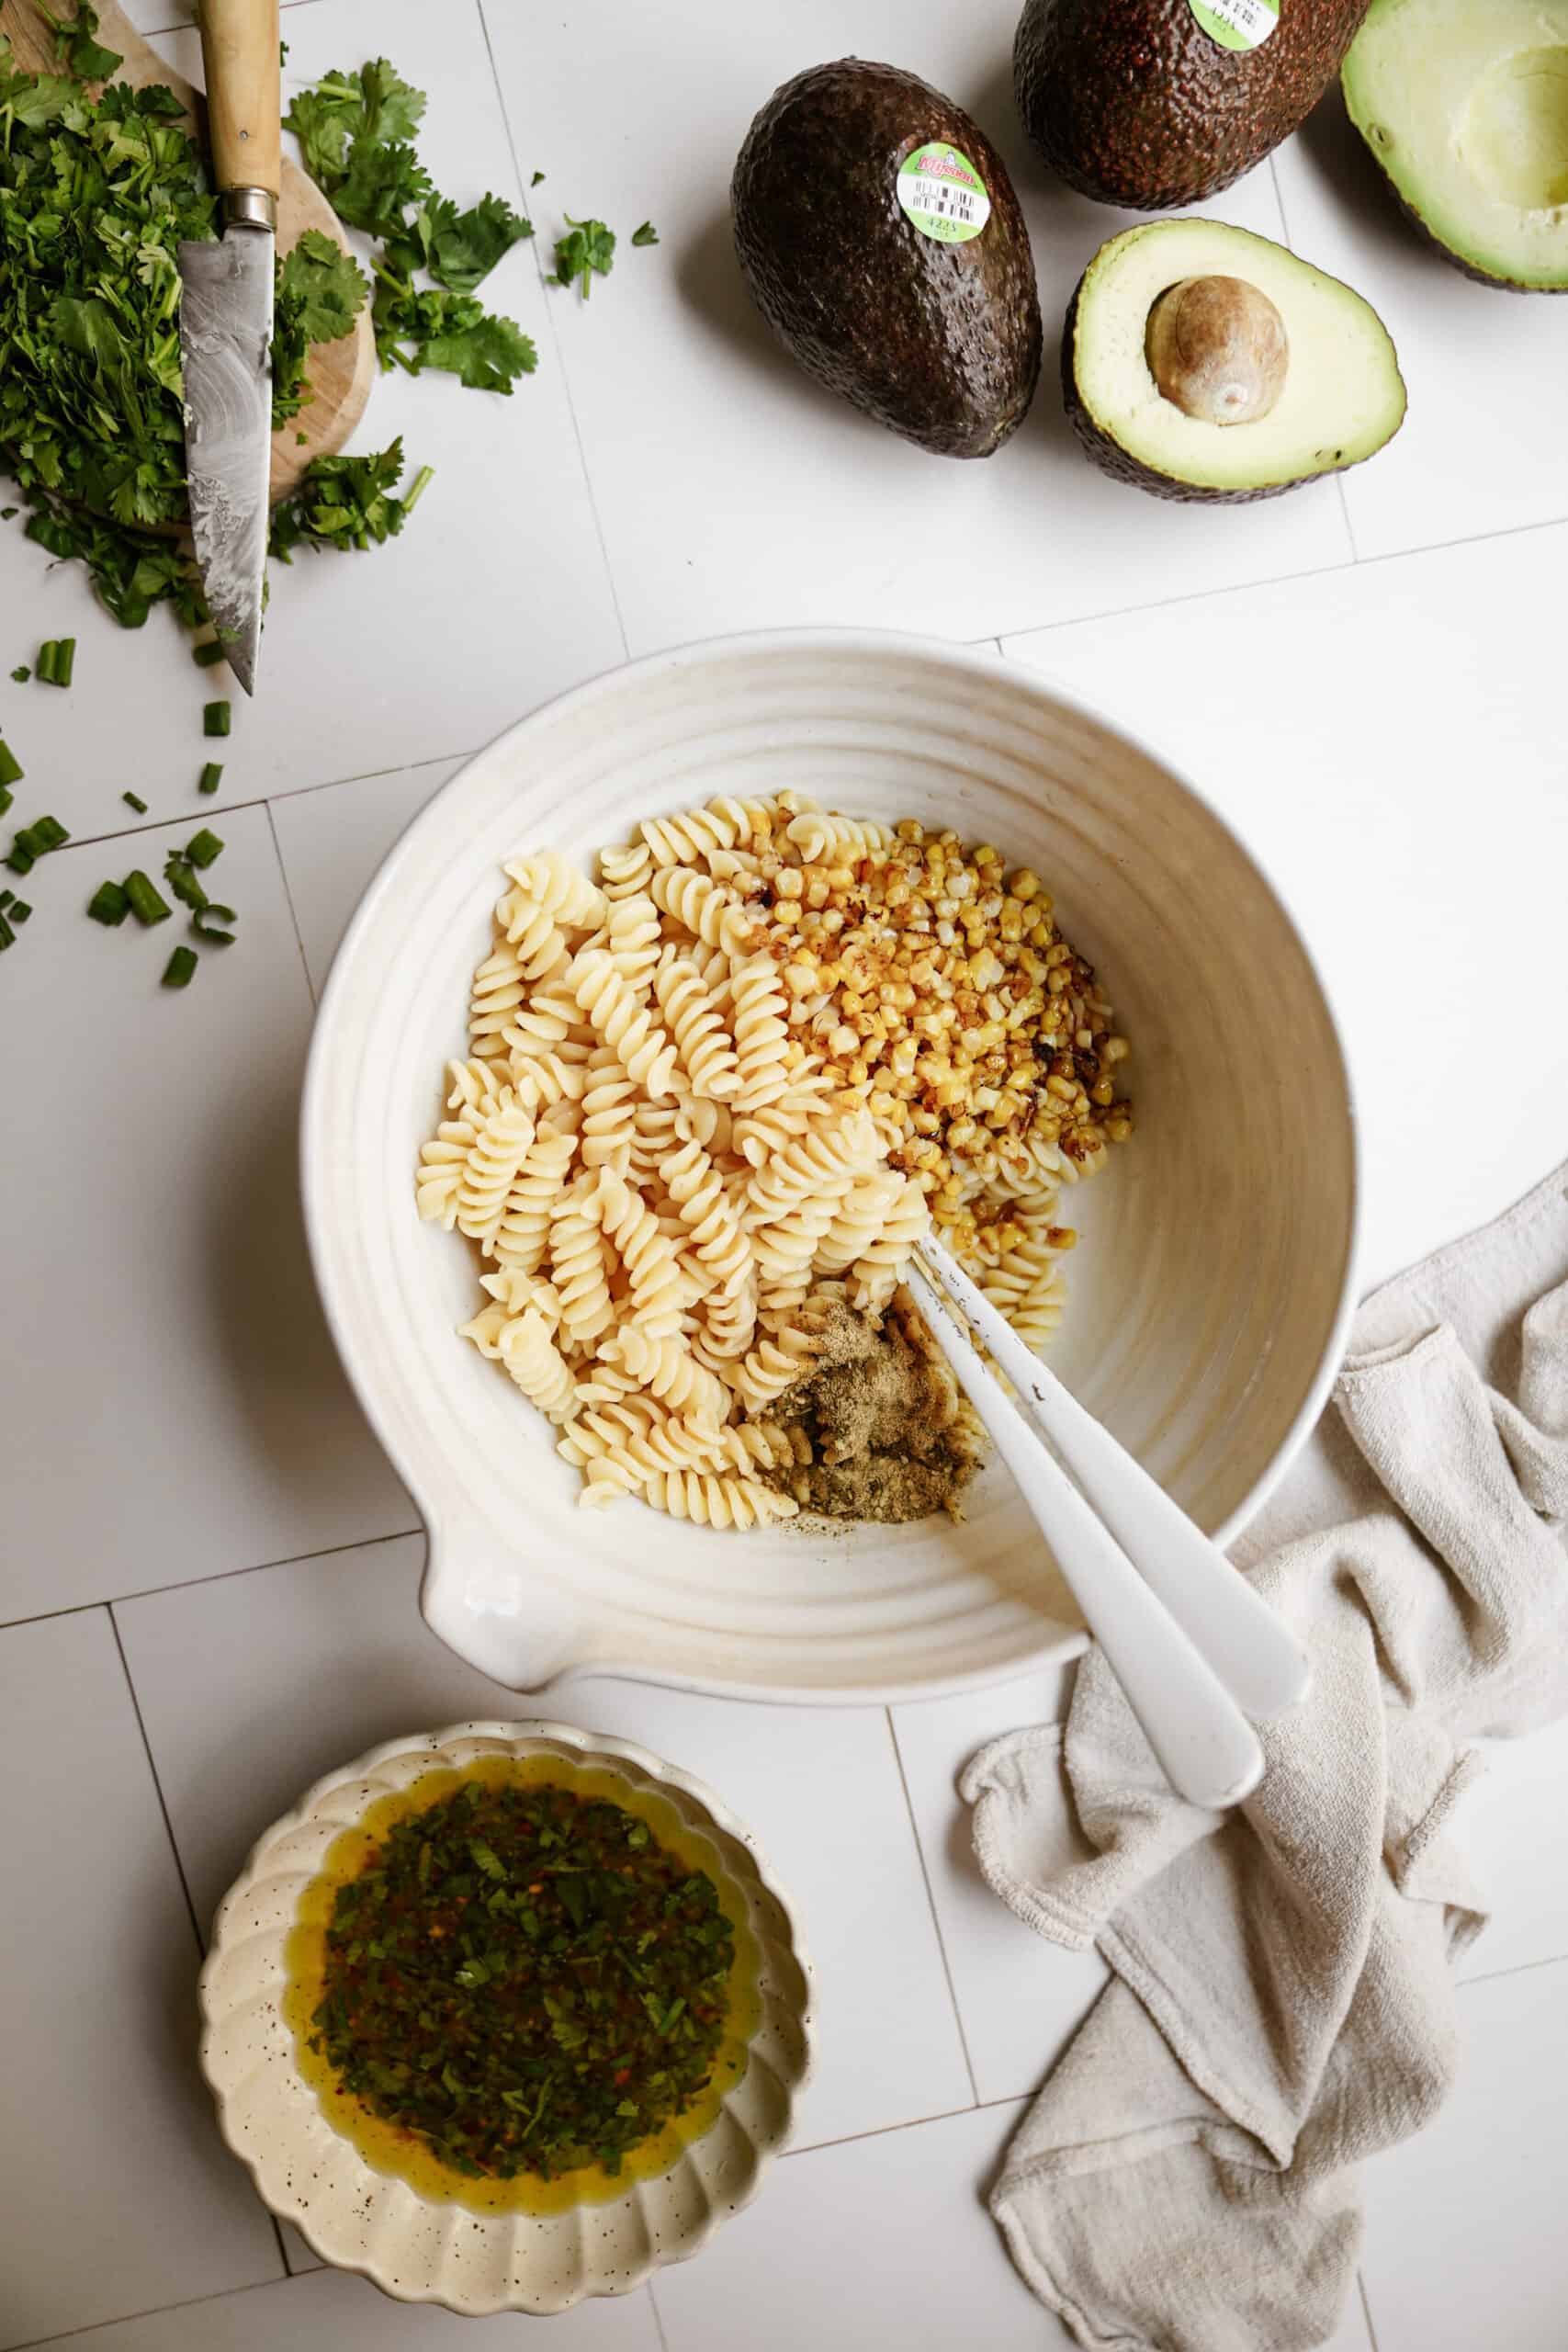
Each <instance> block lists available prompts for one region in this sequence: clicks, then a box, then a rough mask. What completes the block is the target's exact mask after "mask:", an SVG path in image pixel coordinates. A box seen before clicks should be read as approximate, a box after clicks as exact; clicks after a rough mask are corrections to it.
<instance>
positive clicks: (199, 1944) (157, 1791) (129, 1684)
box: [107, 1601, 289, 2285]
mask: <svg viewBox="0 0 1568 2352" xmlns="http://www.w3.org/2000/svg"><path fill="white" fill-rule="evenodd" d="M107 1616H108V1621H109V1631H110V1633H111V1634H113V1635H114V1645H115V1648H116V1650H117V1651H118V1654H119V1666H120V1672H121V1673H122V1674H123V1675H124V1677H125V1687H126V1691H127V1694H128V1696H129V1697H130V1708H131V1713H133V1714H134V1715H135V1717H136V1728H137V1730H138V1731H139V1732H140V1734H141V1746H142V1749H143V1752H144V1753H145V1755H146V1758H147V1770H149V1772H151V1774H152V1792H153V1794H154V1795H155V1796H156V1798H157V1800H158V1811H159V1812H160V1814H161V1815H163V1819H164V1836H165V1837H166V1838H167V1839H168V1841H169V1851H170V1853H171V1854H172V1855H173V1857H174V1863H175V1871H176V1872H177V1873H178V1876H179V1882H180V1893H181V1894H183V1895H184V1896H185V1899H186V1915H187V1916H188V1917H189V1920H190V1930H191V1934H192V1935H193V1936H194V1937H195V1939H196V1949H197V1956H198V1957H199V1958H202V1959H205V1957H206V1954H207V1939H206V1937H205V1936H204V1935H203V1934H202V1932H201V1922H200V1920H199V1919H198V1918H197V1909H196V1904H195V1901H194V1899H193V1898H192V1895H191V1891H190V1881H189V1880H188V1879H187V1878H186V1866H185V1862H184V1860H183V1859H182V1857H181V1854H180V1849H179V1842H178V1840H177V1839H176V1838H175V1825H174V1821H173V1819H172V1818H171V1816H170V1813H169V1804H168V1799H167V1798H166V1797H165V1796H164V1783H163V1781H161V1780H160V1779H159V1778H158V1763H157V1758H155V1757H154V1755H153V1753H152V1740H151V1738H150V1737H149V1736H148V1731H147V1720H146V1717H145V1716H144V1715H143V1714H142V1712H141V1699H140V1698H139V1697H138V1695H137V1690H136V1679H135V1677H134V1676H133V1675H132V1673H131V1671H130V1659H129V1658H128V1657H126V1654H125V1643H124V1641H123V1639H122V1638H121V1635H120V1630H119V1620H118V1617H117V1616H116V1615H115V1613H114V1604H113V1602H112V1601H111V1602H110V1603H109V1604H108V1606H107ZM266 2218H267V2220H268V2222H270V2223H271V2225H272V2234H273V2237H274V2239H275V2240H276V2245H277V2259H278V2261H279V2263H280V2264H281V2265H282V2276H283V2277H284V2278H288V2276H289V2269H288V2251H287V2249H286V2248H285V2246H284V2243H283V2232H282V2229H281V2228H280V2226H279V2224H278V2220H277V2216H276V2213H274V2212H271V2211H269V2212H268V2214H267V2217H266ZM267 2283H268V2284H269V2285H276V2280H269V2281H268V2282H267Z"/></svg>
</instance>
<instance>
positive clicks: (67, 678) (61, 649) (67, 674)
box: [54, 637, 76, 686]
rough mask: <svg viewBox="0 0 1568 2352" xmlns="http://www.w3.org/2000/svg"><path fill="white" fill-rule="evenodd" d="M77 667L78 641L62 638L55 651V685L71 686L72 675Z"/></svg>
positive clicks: (71, 638)
mask: <svg viewBox="0 0 1568 2352" xmlns="http://www.w3.org/2000/svg"><path fill="white" fill-rule="evenodd" d="M75 665H76V640H75V639H74V638H73V637H62V639H60V641H59V643H58V644H57V645H56V647H55V649H54V683H55V684H56V685H57V686H68V685H69V684H71V673H72V671H73V669H74V667H75Z"/></svg>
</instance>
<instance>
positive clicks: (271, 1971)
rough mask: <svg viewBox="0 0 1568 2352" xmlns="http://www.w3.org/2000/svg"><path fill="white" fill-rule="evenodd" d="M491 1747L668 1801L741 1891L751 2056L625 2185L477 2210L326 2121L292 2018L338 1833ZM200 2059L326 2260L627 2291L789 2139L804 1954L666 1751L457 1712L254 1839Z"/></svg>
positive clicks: (531, 2291)
mask: <svg viewBox="0 0 1568 2352" xmlns="http://www.w3.org/2000/svg"><path fill="white" fill-rule="evenodd" d="M487 1756H500V1757H518V1758H531V1757H541V1756H543V1757H552V1758H559V1759H560V1761H561V1763H562V1764H563V1765H565V1766H566V1767H567V1768H568V1769H569V1770H571V1771H573V1772H592V1773H594V1774H596V1775H599V1774H607V1775H609V1776H610V1777H611V1779H612V1780H613V1781H617V1782H619V1783H621V1784H622V1785H623V1787H624V1789H625V1791H626V1798H627V1800H628V1801H629V1802H633V1803H636V1802H637V1801H638V1800H639V1799H640V1800H641V1801H642V1802H644V1803H648V1802H649V1801H650V1800H652V1801H656V1802H657V1803H661V1804H668V1805H669V1806H670V1808H671V1810H672V1812H673V1814H674V1815H675V1816H676V1818H677V1821H678V1824H679V1833H678V1834H684V1835H686V1836H690V1837H693V1838H696V1839H697V1840H699V1841H702V1842H703V1843H705V1847H706V1848H707V1849H709V1851H710V1852H711V1857H712V1859H711V1860H709V1859H708V1854H707V1853H704V1854H703V1855H702V1857H701V1859H702V1861H703V1865H704V1867H705V1868H707V1869H709V1870H710V1871H711V1872H712V1874H713V1875H714V1876H716V1878H718V1879H719V1880H720V1881H721V1883H723V1885H724V1886H725V1888H726V1890H727V1892H728V1894H731V1895H732V1896H733V1897H734V1898H735V1902H736V1905H738V1907H739V1915H740V1917H742V1919H743V1922H744V1926H745V1928H746V1929H747V1930H748V1931H749V1934H750V1940H751V1943H752V1945H753V1946H754V1947H755V1967H756V1996H755V2001H754V2004H753V2009H754V2021H753V2022H750V2025H749V2028H748V2031H747V2034H746V2041H745V2061H744V2065H743V2068H742V2069H741V2070H740V2071H739V2074H738V2075H736V2076H735V2078H734V2079H733V2080H731V2081H730V2082H729V2083H728V2085H727V2086H725V2087H723V2089H722V2090H721V2092H720V2093H719V2105H718V2111H717V2113H716V2116H715V2117H714V2119H713V2120H712V2121H711V2122H709V2123H708V2124H707V2125H706V2128H705V2129H704V2130H703V2131H701V2132H700V2133H699V2134H698V2135H696V2136H694V2137H692V2138H691V2139H689V2140H688V2141H687V2143H686V2144H685V2145H684V2146H683V2147H682V2148H681V2149H680V2150H679V2152H678V2153H677V2154H675V2155H674V2157H673V2159H672V2161H671V2162H670V2164H669V2165H668V2166H667V2167H666V2168H665V2169H664V2170H662V2171H660V2172H657V2173H655V2174H650V2175H649V2176H648V2177H642V2178H630V2179H627V2180H626V2182H625V2183H624V2185H623V2184H621V2183H616V2184H611V2183H609V2182H607V2181H605V2180H604V2179H603V2177H600V2179H599V2180H598V2181H597V2183H596V2184H595V2185H594V2186H593V2187H592V2188H590V2189H589V2191H588V2193H586V2194H584V2195H582V2196H581V2197H578V2198H576V2199H575V2201H573V2202H572V2203H570V2205H568V2206H567V2207H566V2208H565V2210H562V2211H554V2212H540V2211H489V2212H487V2211H475V2210H473V2209H472V2207H471V2206H470V2205H468V2204H467V2203H465V2202H463V2201H461V2199H460V2197H454V2198H453V2199H448V2200H445V2201H437V2199H434V2198H433V2197H430V2196H426V2195H422V2194H420V2193H419V2192H418V2191H416V2190H415V2189H414V2188H412V2186H411V2185H410V2183H409V2182H408V2181H407V2180H405V2179H402V2178H400V2177H396V2176H394V2175H392V2174H391V2173H389V2172H384V2171H381V2170H379V2169H378V2168H377V2167H376V2166H374V2165H372V2164H371V2163H370V2162H369V2161H368V2160H367V2157H366V2156H365V2155H364V2154H362V2153H361V2151H360V2149H359V2147H358V2146H357V2145H356V2144H355V2142H354V2140H352V2139H350V2138H349V2137H347V2136H345V2134H344V2131H340V2130H339V2129H338V2127H337V2126H336V2125H335V2124H334V2123H333V2121H332V2120H329V2118H328V2116H327V2114H326V2113H325V2111H324V2109H323V2108H322V2105H321V2098H320V2097H319V2096H318V2093H317V2091H316V2090H315V2089H314V2088H313V2087H312V2086H311V2085H310V2082H309V2081H308V2080H307V2079H306V2076H305V2075H304V2074H303V2073H302V2071H301V2069H300V2065H299V2057H298V2052H297V2049H296V2043H295V2038H294V2033H293V2030H292V2028H291V2025H290V2023H289V2021H288V2017H287V2016H286V2002H287V1996H288V1987H289V1982H290V1968H291V1966H292V1964H293V1962H292V1960H291V1958H290V1953H289V1945H290V1939H291V1938H292V1937H293V1935H294V1932H295V1929H296V1927H297V1926H298V1924H299V1913H300V1903H301V1898H302V1897H303V1896H304V1894H305V1892H306V1890H307V1888H308V1887H309V1886H310V1883H311V1882H312V1881H313V1880H314V1879H316V1878H318V1877H319V1876H320V1875H321V1871H322V1869H323V1866H324V1864H325V1861H326V1857H327V1855H328V1853H329V1850H330V1849H331V1848H332V1846H333V1842H334V1840H335V1839H336V1838H338V1837H339V1836H340V1835H341V1834H342V1833H343V1832H344V1830H345V1829H352V1828H353V1827H354V1826H355V1825H356V1824H357V1823H359V1822H360V1821H362V1820H363V1818H364V1816H365V1815H366V1814H367V1812H368V1811H369V1809H370V1808H371V1807H372V1806H373V1805H375V1804H378V1803H379V1802H380V1801H381V1800H382V1799H383V1798H385V1797H388V1796H390V1795H394V1794H396V1793H397V1792H400V1791H403V1790H407V1789H408V1788H410V1787H411V1786H412V1784H413V1782H414V1781H418V1780H419V1779H420V1778H421V1777H422V1776H423V1775H424V1774H426V1773H428V1772H431V1771H433V1770H441V1769H443V1768H446V1769H451V1768H461V1767H464V1766H467V1765H469V1764H471V1763H472V1762H473V1761H474V1760H475V1759H476V1758H480V1757H487ZM201 2011H202V2019H203V2032H202V2041H201V2063H202V2066H203V2069H204V2071H205V2073H206V2075H207V2079H208V2081H209V2083H210V2085H211V2086H212V2090H213V2095H214V2097H215V2098H216V2099H217V2101H218V2113H219V2120H220V2124H221V2127H222V2131H223V2136H224V2138H225V2139H226V2140H227V2141H228V2143H229V2145H230V2146H231V2148H232V2149H233V2151H234V2153H235V2154H236V2155H237V2156H239V2157H241V2158H242V2159H243V2162H244V2163H245V2164H246V2165H249V2167H250V2170H251V2174H252V2177H254V2181H255V2184H256V2188H257V2189H258V2191H259V2193H260V2195H261V2196H262V2198H263V2199H265V2202H266V2203H267V2204H268V2205H269V2206H270V2207H271V2208H272V2211H274V2212H275V2213H276V2214H278V2215H279V2216H280V2217H281V2218H282V2219H283V2220H285V2221H289V2222H293V2223H294V2224H295V2226H296V2227H297V2228H298V2229H299V2230H300V2231H301V2232H302V2233H303V2234H304V2235H305V2237H306V2238H308V2239H309V2241H310V2245H312V2246H313V2247H314V2248H315V2250H316V2252H317V2253H318V2254H319V2255H320V2256H321V2258H322V2260H323V2261H325V2262H331V2263H334V2264H335V2265H337V2267H339V2268H341V2269H345V2270H357V2271H360V2272H362V2273H363V2274H364V2276H365V2277H366V2278H371V2279H374V2281H375V2283H376V2284H377V2286H378V2287H380V2288H382V2289H383V2290H385V2291H386V2292H387V2293H388V2294H389V2295H396V2296H399V2297H400V2298H402V2299H403V2300H404V2301H411V2302H431V2303H444V2304H445V2305H446V2308H447V2309H448V2310H449V2311H454V2312H463V2313H467V2314H471V2315H479V2314H481V2313H485V2312H505V2311H515V2312H560V2311H565V2310H566V2309H567V2308H568V2307H569V2306H570V2304H572V2303H575V2302H578V2301H581V2299H582V2298H583V2297H584V2296H587V2295H622V2294H626V2292H627V2291H628V2290H630V2289H631V2288H633V2287H635V2286H637V2284H638V2283H639V2281H641V2280H642V2279H644V2278H647V2276H648V2274H649V2271H651V2270H654V2269H656V2268H658V2267H659V2266H660V2264H662V2263H666V2262H681V2261H683V2260H685V2259H686V2257H687V2256H690V2255H693V2254H695V2252H696V2251H697V2249H698V2247H699V2246H701V2245H703V2244H704V2243H705V2240H706V2239H707V2238H708V2236H709V2235H710V2234H711V2233H712V2232H713V2231H714V2230H715V2229H716V2228H717V2226H718V2224H719V2223H720V2222H722V2221H724V2220H725V2219H726V2218H727V2217H728V2215H729V2214H731V2213H733V2212H735V2211H738V2210H739V2207H740V2206H742V2205H744V2204H745V2203H747V2201H748V2200H749V2199H750V2198H751V2197H752V2196H753V2195H754V2194H755V2192H756V2189H757V2186H758V2183H759V2181H760V2179H761V2175H762V2173H763V2171H764V2169H765V2167H766V2166H767V2165H768V2163H769V2161H770V2160H771V2159H772V2157H773V2156H774V2155H776V2154H777V2153H778V2152H779V2150H780V2149H781V2148H782V2147H783V2146H784V2143H785V2142H786V2140H787V2139H788V2137H789V2132H790V2125H791V2118H792V2113H793V2109H794V2104H795V2097H796V2095H797V2093H798V2092H799V2090H800V2088H801V2086H802V2085H803V2084H804V2082H805V2081H806V2079H807V2075H808V2073H809V2071H810V2064H811V2025H812V2021H811V1983H810V1971H809V1965H808V1963H807V1960H806V1957H805V1954H804V1952H803V1951H802V1950H801V1948H800V1942H799V1939H798V1937H797V1936H796V1933H795V1926H794V1923H793V1921H792V1919H791V1917H790V1915H789V1912H788V1910H787V1908H786V1907H785V1905H784V1901H783V1899H782V1897H781V1896H780V1895H779V1894H778V1892H777V1890H776V1889H775V1888H774V1887H773V1885H772V1883H770V1881H769V1880H768V1878H767V1876H766V1875H765V1873H764V1871H763V1868H762V1865H761V1860H760V1859H759V1857H758V1855H757V1853H756V1850H755V1848H754V1846H753V1844H752V1841H751V1839H750V1836H749V1835H748V1833H747V1832H746V1830H745V1829H743V1828H742V1826H741V1825H740V1823H739V1821H737V1820H736V1818H735V1816H734V1815H732V1814H731V1813H730V1812H729V1811H728V1808H727V1807H726V1806H725V1805H723V1804H721V1803H720V1802H719V1800H718V1798H717V1797H716V1796H714V1795H713V1794H712V1793H711V1792H709V1791H708V1790H706V1789H705V1788H704V1787H703V1786H702V1784H701V1783H700V1782H699V1781H694V1780H693V1779H691V1778H690V1776H689V1775H688V1774H686V1773H684V1772H681V1771H678V1770H676V1768H675V1767H674V1766H673V1765H672V1764H665V1763H661V1762H660V1759H659V1758H658V1757H656V1756H651V1755H649V1752H648V1750H647V1749H646V1748H642V1747H634V1746H633V1745H632V1743H631V1742H630V1741H629V1740H624V1739H610V1738H604V1737H600V1736H596V1735H593V1734H592V1733H587V1732H581V1731H574V1730H572V1729H571V1728H570V1726H569V1725H567V1724H553V1723H527V1724H498V1723H473V1724H454V1725H453V1726H452V1727H451V1728H450V1729H448V1730H446V1731H438V1732H432V1733H430V1734H428V1735H427V1736H423V1737H413V1738H409V1739H397V1740H389V1741H388V1742H387V1743H386V1745H385V1746H383V1747H375V1748H372V1749H371V1751H370V1753H369V1754H368V1755H367V1756H362V1757H360V1758H358V1759H357V1761H355V1763H353V1764H348V1765H345V1766H344V1768H343V1769H342V1770H340V1771H336V1772H330V1773H329V1774H328V1775H327V1777H326V1778H325V1779H324V1780H321V1781H317V1782H316V1785H315V1787H314V1788H312V1789H311V1790H310V1792H308V1794H307V1795H306V1796H305V1797H304V1799H303V1800H302V1801H301V1803H300V1804H299V1805H298V1806H296V1808H295V1810H294V1811H293V1812H292V1813H290V1814H287V1815H285V1816H284V1818H283V1819H282V1820H281V1821H279V1822H277V1823H276V1824H275V1825H274V1826H273V1827H272V1828H271V1829H269V1830H268V1831H267V1832H266V1835H265V1837H264V1838H261V1839H260V1840H259V1842H258V1843H257V1845H256V1847H255V1849H254V1851H253V1853H252V1855H251V1858H250V1860H249V1861H248V1862H247V1863H246V1865H245V1868H244V1870H243V1872H242V1873H241V1875H240V1877H239V1878H238V1880H237V1881H236V1882H235V1883H234V1885H233V1886H231V1888H230V1890H229V1893H228V1894H226V1895H225V1897H224V1899H223V1902H222V1904H221V1905H220V1908H219V1912H218V1917H217V1922H216V1925H215V1927H214V1930H213V1938H212V1945H211V1949H210V1951H209V1954H208V1958H207V1964H206V1966H205V1967H204V1969H203V1970H202V1973H201Z"/></svg>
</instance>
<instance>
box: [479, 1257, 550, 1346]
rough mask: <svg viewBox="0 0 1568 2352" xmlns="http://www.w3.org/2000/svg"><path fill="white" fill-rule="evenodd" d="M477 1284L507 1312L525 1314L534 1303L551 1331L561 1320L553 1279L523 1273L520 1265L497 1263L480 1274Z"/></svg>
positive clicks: (508, 1313)
mask: <svg viewBox="0 0 1568 2352" xmlns="http://www.w3.org/2000/svg"><path fill="white" fill-rule="evenodd" d="M479 1286H480V1288H481V1289H483V1290H487V1291H489V1293H490V1295H491V1298H492V1299H493V1300H494V1301H495V1303H496V1305H497V1306H499V1307H501V1309H502V1312H503V1313H504V1314H506V1315H509V1316H510V1315H526V1313H527V1312H528V1309H529V1308H530V1307H531V1306H532V1307H536V1309H537V1310H538V1312H539V1313H540V1314H541V1315H542V1316H543V1317H544V1318H545V1321H546V1322H547V1324H548V1326H549V1328H550V1330H551V1331H552V1332H554V1331H555V1330H556V1329H557V1328H558V1325H559V1322H560V1294H559V1292H558V1290H557V1289H556V1286H555V1284H554V1283H547V1282H543V1281H541V1280H540V1278H539V1277H538V1275H536V1274H525V1272H523V1270H522V1268H521V1267H520V1266H497V1267H496V1268H494V1270H493V1271H492V1272H490V1273H488V1274H481V1275H480V1276H479Z"/></svg>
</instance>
